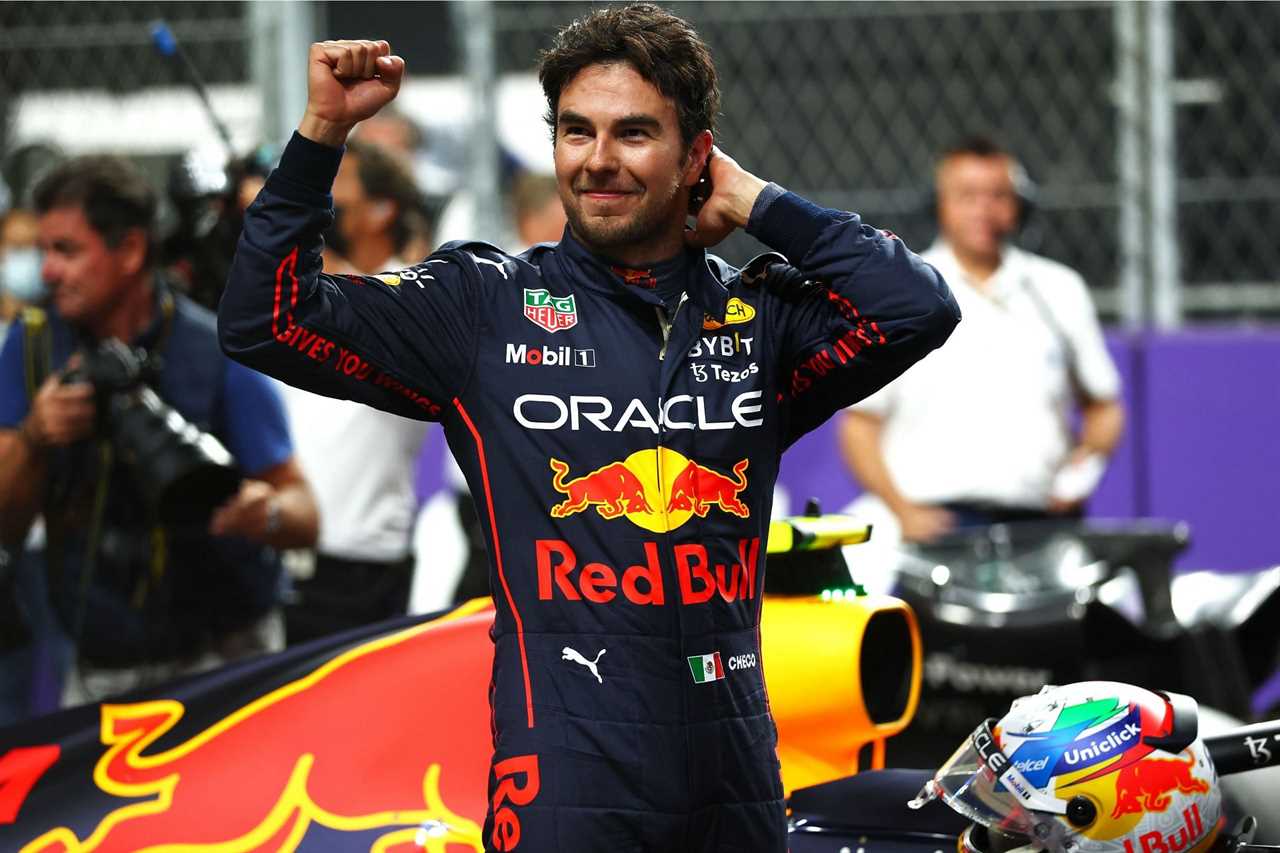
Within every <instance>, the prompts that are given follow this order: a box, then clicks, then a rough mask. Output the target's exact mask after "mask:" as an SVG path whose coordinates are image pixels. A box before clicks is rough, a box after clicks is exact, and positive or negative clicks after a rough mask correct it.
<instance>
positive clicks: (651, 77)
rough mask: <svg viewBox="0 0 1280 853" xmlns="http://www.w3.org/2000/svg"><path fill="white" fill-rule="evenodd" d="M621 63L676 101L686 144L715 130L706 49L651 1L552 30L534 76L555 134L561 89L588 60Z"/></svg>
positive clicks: (713, 86)
mask: <svg viewBox="0 0 1280 853" xmlns="http://www.w3.org/2000/svg"><path fill="white" fill-rule="evenodd" d="M614 62H625V63H627V64H628V65H630V66H631V67H632V68H634V69H635V70H636V72H637V73H638V74H639V75H640V76H641V77H643V78H644V79H645V80H648V81H649V82H650V83H652V84H653V85H654V87H655V88H656V89H657V90H658V91H659V92H661V93H662V95H663V96H664V97H667V98H670V99H671V100H672V101H674V102H675V105H676V115H677V116H678V117H679V121H680V136H681V138H682V139H683V140H684V144H685V145H686V146H688V145H690V144H692V143H693V139H694V137H696V136H697V135H698V134H699V133H701V132H702V131H704V130H714V129H715V120H716V114H717V113H719V111H720V86H719V84H718V83H717V81H716V67H715V64H714V63H712V61H711V51H710V50H708V49H707V45H706V43H704V42H703V41H702V39H701V38H699V37H698V34H697V33H696V32H694V30H693V27H691V26H689V24H688V22H686V21H685V20H683V19H681V18H677V17H676V16H675V15H673V14H671V13H670V12H668V11H667V10H665V9H663V8H661V7H659V6H655V5H653V4H652V3H632V4H631V5H628V6H621V7H613V8H607V9H600V10H598V11H595V12H592V13H591V14H589V15H587V16H586V17H584V18H579V19H578V20H576V21H574V22H573V23H571V24H569V25H568V26H567V27H565V28H564V29H562V30H561V31H560V32H558V33H556V37H555V41H554V42H553V43H552V45H551V49H550V50H546V51H543V53H542V58H541V62H540V63H539V66H538V81H539V82H540V83H541V84H542V91H543V93H544V94H545V95H546V96H547V116H546V119H547V124H548V125H549V126H550V127H551V133H552V136H553V138H554V136H555V131H556V113H557V112H558V110H559V106H560V93H561V92H563V91H564V87H565V86H566V85H568V83H569V81H571V80H572V79H573V78H574V75H576V74H577V73H578V72H579V71H581V70H582V69H584V68H586V67H587V66H588V65H597V64H609V63H614Z"/></svg>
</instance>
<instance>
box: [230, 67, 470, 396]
mask: <svg viewBox="0 0 1280 853" xmlns="http://www.w3.org/2000/svg"><path fill="white" fill-rule="evenodd" d="M388 53H389V48H388V47H387V46H386V43H385V42H324V43H321V44H317V45H313V46H312V49H311V57H310V59H311V62H310V72H309V73H310V79H309V100H308V107H307V114H306V116H305V117H304V118H303V120H302V122H301V124H300V125H299V132H298V133H296V134H294V137H293V139H292V140H290V142H289V145H288V146H287V147H286V149H285V151H284V154H283V155H282V157H281V160H280V165H279V167H278V168H277V169H276V170H275V171H274V172H273V173H272V174H271V176H270V177H269V178H268V179H267V182H266V185H265V186H264V187H263V190H262V192H261V193H260V194H259V195H258V198H257V199H256V200H255V201H254V203H253V204H252V205H250V207H249V209H248V210H247V211H246V214H245V225H244V229H243V231H242V232H241V236H240V241H239V244H238V246H237V249H236V256H235V259H234V261H233V263H232V267H231V272H230V274H229V277H228V281H227V288H226V291H225V292H224V294H223V298H222V303H221V305H220V306H219V311H218V336H219V340H220V342H221V344H222V348H223V350H224V351H225V352H226V353H227V355H229V356H231V357H232V358H234V359H236V360H237V361H240V362H242V363H244V364H246V365H248V366H250V367H253V368H254V369H256V370H259V371H261V372H263V373H268V374H270V375H273V376H276V377H277V378H279V379H281V380H283V381H285V382H288V383H289V384H292V385H296V386H298V387H300V388H305V389H307V390H309V391H314V392H316V393H320V394H325V395H328V396H331V397H342V398H347V399H352V400H357V401H359V402H364V403H368V404H370V405H373V406H376V407H378V408H380V409H384V410H386V411H390V412H393V413H395V414H399V415H404V416H407V417H414V418H418V419H425V420H436V419H438V418H439V417H440V416H441V413H442V411H443V409H444V407H445V406H447V405H448V404H449V402H450V401H451V400H452V398H454V397H456V396H458V395H459V394H460V393H461V391H462V389H463V387H464V385H465V383H466V381H467V379H468V377H469V375H470V371H471V366H472V363H473V361H474V351H475V346H476V326H477V323H478V313H477V312H478V310H479V309H478V306H479V303H480V301H481V300H480V299H479V296H478V288H479V287H481V285H482V282H481V279H480V276H479V275H478V273H477V270H476V268H475V264H474V262H472V261H471V260H470V259H468V258H467V257H466V256H465V254H464V253H451V254H450V253H446V254H442V255H439V256H435V257H432V258H429V259H427V261H425V262H424V263H422V264H419V265H418V266H416V267H412V268H410V269H408V270H402V271H400V272H399V274H398V275H382V276H331V275H326V274H324V273H323V271H322V270H321V258H320V250H321V247H322V245H323V243H322V241H321V237H320V234H321V232H322V231H323V230H324V229H325V228H326V227H327V226H328V225H329V224H330V223H331V222H332V217H333V213H332V198H331V196H330V194H329V192H330V188H331V186H332V184H333V178H334V176H335V175H336V174H337V170H338V164H339V163H340V162H341V159H342V148H341V147H340V146H341V144H342V142H343V141H344V140H345V139H346V134H347V132H349V131H350V129H351V127H352V126H354V124H355V122H356V121H358V120H360V119H361V118H367V117H368V116H369V115H372V114H373V113H374V112H376V111H377V109H378V108H380V107H381V106H382V105H385V103H386V102H387V101H389V100H390V99H391V97H394V91H395V89H396V88H398V85H399V73H400V72H402V71H403V62H402V61H400V60H398V59H397V60H396V62H399V65H398V66H397V68H398V70H396V71H395V73H394V74H390V73H389V71H391V70H394V69H391V67H390V66H388V64H387V63H389V62H390V61H391V60H392V59H394V57H389V56H388ZM379 75H381V76H379ZM392 77H394V79H392ZM335 146H338V147H335Z"/></svg>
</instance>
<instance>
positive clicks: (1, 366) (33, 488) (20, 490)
mask: <svg viewBox="0 0 1280 853" xmlns="http://www.w3.org/2000/svg"><path fill="white" fill-rule="evenodd" d="M26 340H27V330H26V326H25V324H21V323H20V324H18V325H16V326H15V327H14V328H13V329H12V330H10V332H9V336H8V338H7V339H6V340H5V345H4V348H3V350H2V351H0V544H4V545H5V546H7V547H9V548H11V549H15V550H16V549H17V548H19V547H20V546H21V545H22V541H23V540H24V539H25V538H26V536H27V530H28V529H29V528H30V527H31V521H32V519H33V518H35V516H36V515H37V514H38V513H39V512H40V509H41V502H42V499H43V497H44V488H45V480H46V478H47V477H48V461H47V453H48V451H49V450H50V449H51V448H54V447H58V446H63V445H67V444H71V443H73V442H76V441H79V440H80V439H83V438H85V437H87V436H88V435H89V434H90V433H91V432H92V431H93V415H94V408H93V389H92V388H91V387H90V386H88V385H86V384H83V383H75V384H68V385H64V384H62V381H61V378H60V376H59V375H58V374H53V375H51V376H48V377H47V378H46V379H45V380H44V383H43V384H42V385H41V386H40V388H39V389H38V390H37V392H36V395H35V399H34V400H31V401H28V399H27V390H26V385H27V379H26V376H25V368H24V349H25V347H26Z"/></svg>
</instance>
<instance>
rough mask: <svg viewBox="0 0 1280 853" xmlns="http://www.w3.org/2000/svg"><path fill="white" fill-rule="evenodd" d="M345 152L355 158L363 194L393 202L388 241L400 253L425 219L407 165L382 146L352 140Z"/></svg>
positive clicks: (420, 197) (424, 207)
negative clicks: (394, 211) (394, 209)
mask: <svg viewBox="0 0 1280 853" xmlns="http://www.w3.org/2000/svg"><path fill="white" fill-rule="evenodd" d="M347 153H348V154H351V155H354V156H355V157H356V159H357V164H356V175H357V176H358V177H359V178H360V186H362V187H364V193H365V195H367V196H368V197H369V198H372V199H386V200H388V201H393V202H395V205H396V218H395V219H393V220H392V222H391V240H392V243H393V244H394V245H395V247H396V253H397V254H399V253H400V251H401V250H402V249H404V246H405V243H407V242H409V238H411V237H412V236H413V235H414V234H415V233H416V232H417V231H418V230H420V229H421V228H422V227H423V223H424V222H425V221H426V219H427V215H426V203H425V202H424V201H423V198H422V193H420V192H418V185H417V183H415V182H414V179H413V172H412V171H411V170H410V169H409V167H408V165H406V164H405V163H404V161H403V160H401V159H400V158H399V157H397V156H396V155H394V154H392V153H391V152H390V151H388V150H387V149H386V148H384V147H383V146H381V145H375V144H374V143H372V142H360V141H359V140H358V139H352V140H349V141H348V142H347Z"/></svg>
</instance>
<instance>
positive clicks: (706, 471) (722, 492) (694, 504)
mask: <svg viewBox="0 0 1280 853" xmlns="http://www.w3.org/2000/svg"><path fill="white" fill-rule="evenodd" d="M550 464H551V471H552V479H551V486H552V488H554V489H555V490H556V491H557V492H559V493H560V494H561V495H564V500H562V501H560V502H559V503H557V504H555V505H554V506H552V507H551V517H552V518H567V517H568V516H571V515H574V514H576V513H579V512H585V511H586V510H588V509H591V508H594V509H595V510H596V512H597V513H599V514H600V517H601V518H607V519H614V518H618V517H620V516H626V518H627V520H628V521H630V522H631V523H632V524H635V525H636V526H637V527H641V528H643V529H645V530H649V531H652V532H654V533H667V532H669V531H672V530H675V529H676V528H677V527H679V526H680V525H682V524H684V523H685V522H686V521H688V520H689V519H690V518H692V517H693V516H695V515H696V516H698V517H699V518H706V516H707V513H708V512H710V511H711V509H713V508H716V509H719V510H720V511H722V512H727V513H729V514H731V515H736V516H737V517H738V518H749V517H750V516H751V509H750V507H749V506H748V505H747V504H746V503H745V502H744V501H743V500H742V499H741V498H740V497H739V495H741V494H742V492H744V491H745V490H746V488H747V485H748V482H747V467H748V465H749V460H747V459H743V460H741V461H739V462H738V463H737V464H735V465H734V466H733V470H732V472H731V473H729V474H725V473H722V472H720V471H717V470H715V469H714V468H710V467H708V466H706V465H702V464H701V463H699V462H696V461H694V460H692V459H688V458H687V457H685V456H683V455H682V454H680V453H677V452H676V451H674V450H672V449H671V448H669V447H660V448H658V449H656V450H638V451H636V452H635V453H632V454H631V455H630V456H628V457H627V458H626V459H624V460H623V461H621V462H610V463H609V464H608V465H604V466H602V467H600V468H597V469H596V470H594V471H591V472H590V473H587V474H583V475H581V476H579V477H570V476H569V465H568V463H566V462H562V461H560V460H559V459H551V460H550Z"/></svg>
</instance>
